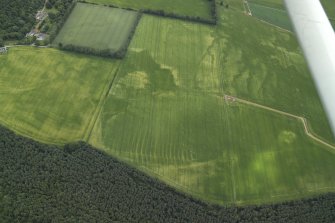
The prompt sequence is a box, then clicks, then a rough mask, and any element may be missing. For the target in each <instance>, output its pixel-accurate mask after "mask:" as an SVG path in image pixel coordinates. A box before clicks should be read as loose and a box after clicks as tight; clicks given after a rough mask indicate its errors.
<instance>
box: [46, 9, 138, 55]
mask: <svg viewBox="0 0 335 223" xmlns="http://www.w3.org/2000/svg"><path fill="white" fill-rule="evenodd" d="M137 19H138V13H137V12H134V11H128V10H123V9H117V8H110V7H105V6H99V5H92V4H84V3H77V5H76V6H75V8H74V9H73V12H72V13H71V15H70V17H69V18H68V20H67V21H66V23H65V24H64V26H63V28H62V29H61V31H60V33H59V34H58V36H57V37H56V39H55V41H54V43H53V44H54V45H55V46H60V45H62V46H66V45H73V46H77V47H84V48H92V49H96V50H109V51H111V52H116V51H118V50H119V49H120V48H122V47H123V46H124V45H125V44H126V42H127V40H128V38H129V36H130V34H131V31H132V29H133V28H134V25H136V24H135V23H136V20H137Z"/></svg>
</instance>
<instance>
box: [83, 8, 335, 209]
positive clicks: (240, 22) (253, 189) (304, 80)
mask: <svg viewBox="0 0 335 223" xmlns="http://www.w3.org/2000/svg"><path fill="white" fill-rule="evenodd" d="M222 16H223V19H224V21H225V23H222V24H221V25H219V26H218V27H217V28H216V29H212V28H211V27H208V26H204V25H200V24H193V23H187V22H181V21H178V20H170V19H164V18H157V17H151V16H144V17H143V18H142V20H141V22H140V24H139V26H138V30H137V34H136V35H135V37H134V39H133V42H132V44H131V46H130V48H129V52H128V55H127V57H126V58H125V61H124V62H123V63H122V65H121V66H120V70H119V72H118V74H117V77H116V79H115V82H114V84H113V87H112V89H111V92H110V94H109V97H108V98H107V100H106V102H105V105H104V107H103V109H102V112H101V115H100V117H99V119H98V121H97V123H96V126H95V128H94V131H93V134H92V136H91V138H90V141H89V142H90V143H92V144H93V145H95V146H97V147H98V148H103V149H104V150H105V151H106V152H107V153H109V154H112V155H114V156H116V157H119V158H121V159H123V160H125V161H127V162H129V163H131V164H132V165H135V166H136V167H138V168H141V169H142V170H144V171H146V172H148V173H149V174H152V175H155V176H157V177H158V178H160V179H162V180H164V181H166V182H168V183H170V184H172V185H174V186H176V187H177V188H179V189H180V190H183V191H185V192H188V193H191V194H193V195H195V196H198V197H200V198H202V199H205V200H209V201H213V202H218V203H236V204H247V203H262V202H273V201H280V200H285V199H292V198H297V197H303V196H307V195H311V194H315V193H319V192H324V191H334V190H335V188H334V186H335V176H333V172H332V168H334V167H335V162H334V161H335V154H334V152H333V151H332V149H331V148H327V147H325V146H323V145H321V144H319V143H317V142H315V141H313V139H311V138H309V137H307V135H306V134H305V132H304V129H303V125H302V123H300V122H298V121H297V120H296V119H292V118H288V117H286V116H284V115H279V114H276V113H273V112H271V111H267V110H263V109H260V108H257V107H253V106H250V105H245V104H241V103H238V102H235V103H231V102H226V101H224V94H229V95H237V96H240V97H242V98H245V99H247V100H250V101H254V102H257V103H260V104H263V105H267V106H270V107H273V108H277V109H280V110H283V111H288V112H290V113H293V114H296V115H300V116H306V117H307V118H308V120H309V121H310V124H311V126H312V127H313V130H315V131H316V132H317V133H318V134H319V135H321V136H322V137H323V138H326V139H329V141H332V140H333V138H332V136H331V132H330V129H329V126H328V124H327V121H326V119H325V115H324V113H323V110H322V108H321V105H320V102H319V99H318V96H317V94H316V91H315V90H314V89H315V88H314V86H313V82H312V80H311V78H310V75H309V73H308V70H307V67H306V65H305V62H304V59H303V57H302V55H301V53H300V51H299V48H298V45H297V42H296V40H295V39H294V37H293V35H292V34H290V33H287V32H281V31H279V30H278V29H276V28H275V27H273V28H272V27H269V26H268V25H266V24H263V23H260V22H259V21H258V20H255V19H250V17H248V16H245V15H244V14H242V13H240V12H236V11H225V14H222ZM152 27H155V32H154V33H151V32H150V29H152ZM236 27H241V29H236ZM242 27H243V28H242ZM148 39H150V41H148ZM162 43H164V44H162ZM177 43H178V44H177ZM242 52H243V53H242ZM307 101H308V103H307Z"/></svg>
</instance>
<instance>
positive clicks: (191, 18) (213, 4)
mask: <svg viewBox="0 0 335 223" xmlns="http://www.w3.org/2000/svg"><path fill="white" fill-rule="evenodd" d="M208 1H209V2H210V13H211V16H212V19H205V18H201V17H199V16H188V15H180V14H176V13H173V12H165V11H164V10H156V9H140V10H139V11H140V12H142V13H146V14H150V15H156V16H163V17H168V18H174V19H181V20H185V21H191V22H198V23H203V24H208V25H216V24H217V20H218V19H217V12H216V1H215V0H208ZM78 2H82V3H88V4H93V5H98V4H97V3H91V2H87V1H85V0H79V1H78ZM104 6H107V7H112V8H121V9H125V10H131V11H136V10H135V9H132V8H129V7H128V8H124V7H119V6H117V5H113V4H108V5H106V4H104Z"/></svg>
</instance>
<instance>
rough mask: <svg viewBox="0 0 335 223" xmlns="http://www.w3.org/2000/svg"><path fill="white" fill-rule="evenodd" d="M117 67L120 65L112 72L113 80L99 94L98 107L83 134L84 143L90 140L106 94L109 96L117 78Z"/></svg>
mask: <svg viewBox="0 0 335 223" xmlns="http://www.w3.org/2000/svg"><path fill="white" fill-rule="evenodd" d="M119 67H120V64H119V66H118V67H117V68H116V69H115V71H114V72H112V73H113V74H114V75H113V78H112V79H111V80H110V81H109V82H108V83H107V84H106V86H105V88H104V90H103V91H102V93H101V96H100V100H99V103H98V105H97V107H96V109H95V111H94V113H93V116H92V118H91V120H90V121H89V123H88V126H87V128H86V131H85V133H84V137H83V140H84V141H86V142H89V140H90V138H91V135H92V132H93V130H94V127H95V125H96V122H97V120H98V118H99V117H100V114H101V111H102V108H103V106H104V105H105V102H106V99H107V97H108V94H109V92H110V90H111V88H112V87H113V83H114V81H115V78H116V76H117V74H118V72H119Z"/></svg>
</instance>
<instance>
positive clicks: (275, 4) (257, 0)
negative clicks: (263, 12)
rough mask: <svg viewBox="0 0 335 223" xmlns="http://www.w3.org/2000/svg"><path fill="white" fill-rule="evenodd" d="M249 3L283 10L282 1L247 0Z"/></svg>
mask: <svg viewBox="0 0 335 223" xmlns="http://www.w3.org/2000/svg"><path fill="white" fill-rule="evenodd" d="M248 2H249V3H253V4H258V5H263V6H267V7H270V8H276V9H282V10H285V5H284V0H248Z"/></svg>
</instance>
